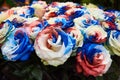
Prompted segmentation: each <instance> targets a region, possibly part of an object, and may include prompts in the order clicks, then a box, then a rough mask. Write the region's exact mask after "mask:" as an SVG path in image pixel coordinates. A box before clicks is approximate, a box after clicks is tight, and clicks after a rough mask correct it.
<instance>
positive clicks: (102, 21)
mask: <svg viewBox="0 0 120 80" xmlns="http://www.w3.org/2000/svg"><path fill="white" fill-rule="evenodd" d="M0 48H1V54H2V55H3V56H2V57H3V59H5V60H8V61H26V60H28V59H30V58H29V57H30V56H31V55H32V54H34V51H35V54H36V55H37V56H38V57H39V58H40V60H41V62H42V63H43V64H44V65H51V66H56V67H57V66H59V65H63V64H64V63H65V62H66V61H67V60H68V59H69V58H70V57H71V56H75V60H76V71H77V72H78V73H81V72H82V73H83V74H84V75H85V76H89V75H92V76H94V77H96V76H102V75H103V74H105V73H106V72H107V71H108V69H109V67H110V66H111V63H112V59H111V55H113V54H115V55H117V56H120V11H116V10H107V11H105V10H103V9H100V8H99V7H97V6H95V5H91V4H90V5H84V6H82V5H80V4H78V3H73V2H61V3H60V2H52V3H51V4H47V3H46V2H44V1H37V2H33V3H32V4H31V5H30V6H22V7H13V8H11V9H9V10H7V11H4V12H1V13H0ZM37 56H36V57H37Z"/></svg>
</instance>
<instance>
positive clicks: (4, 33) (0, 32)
mask: <svg viewBox="0 0 120 80" xmlns="http://www.w3.org/2000/svg"><path fill="white" fill-rule="evenodd" d="M13 30H14V26H13V25H12V24H11V22H10V21H9V20H7V21H5V22H3V23H1V24H0V46H1V45H2V44H3V42H4V41H5V39H6V38H7V37H8V36H9V34H10V33H11V31H13Z"/></svg>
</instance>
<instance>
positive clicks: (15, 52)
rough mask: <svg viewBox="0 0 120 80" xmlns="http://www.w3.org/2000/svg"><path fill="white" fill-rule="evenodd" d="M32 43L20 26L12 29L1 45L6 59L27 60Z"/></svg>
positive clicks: (31, 49)
mask: <svg viewBox="0 0 120 80" xmlns="http://www.w3.org/2000/svg"><path fill="white" fill-rule="evenodd" d="M33 50H34V49H33V44H32V43H31V41H30V40H29V38H28V36H27V34H26V32H25V31H24V29H22V28H18V29H16V30H15V31H13V32H12V33H11V34H10V36H9V37H8V38H7V40H6V41H5V43H4V44H3V45H2V47H1V51H2V54H3V57H4V58H5V59H6V60H10V61H16V60H22V61H23V60H27V59H28V58H29V56H30V54H31V52H32V51H33Z"/></svg>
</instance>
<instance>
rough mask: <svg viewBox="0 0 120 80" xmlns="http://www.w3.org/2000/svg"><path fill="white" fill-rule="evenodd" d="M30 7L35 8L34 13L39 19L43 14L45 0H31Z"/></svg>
mask: <svg viewBox="0 0 120 80" xmlns="http://www.w3.org/2000/svg"><path fill="white" fill-rule="evenodd" d="M31 7H33V8H34V10H35V13H34V15H35V16H36V17H38V18H39V20H41V19H42V17H43V15H44V14H45V11H46V7H47V3H46V2H45V1H37V2H36V1H33V4H32V5H31Z"/></svg>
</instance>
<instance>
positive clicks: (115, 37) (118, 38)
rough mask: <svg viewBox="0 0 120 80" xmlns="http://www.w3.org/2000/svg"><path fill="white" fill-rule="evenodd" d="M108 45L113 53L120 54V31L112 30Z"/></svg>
mask: <svg viewBox="0 0 120 80" xmlns="http://www.w3.org/2000/svg"><path fill="white" fill-rule="evenodd" d="M107 46H108V47H109V49H110V50H111V51H112V53H114V54H116V55H118V56H120V31H117V30H111V31H110V37H109V39H108V44H107Z"/></svg>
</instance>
